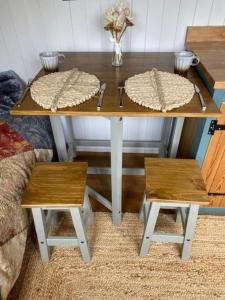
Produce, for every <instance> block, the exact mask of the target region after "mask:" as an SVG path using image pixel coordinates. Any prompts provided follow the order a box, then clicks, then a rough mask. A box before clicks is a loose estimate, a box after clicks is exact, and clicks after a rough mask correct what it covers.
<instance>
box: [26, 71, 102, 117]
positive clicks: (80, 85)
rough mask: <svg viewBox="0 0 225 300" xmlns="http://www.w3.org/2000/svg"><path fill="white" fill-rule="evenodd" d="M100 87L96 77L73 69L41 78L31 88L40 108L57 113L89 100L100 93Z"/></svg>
mask: <svg viewBox="0 0 225 300" xmlns="http://www.w3.org/2000/svg"><path fill="white" fill-rule="evenodd" d="M99 86H100V81H99V80H98V78H97V77H96V76H95V75H92V74H88V73H85V72H82V71H79V70H78V69H72V70H70V71H66V72H56V73H52V74H48V75H45V76H43V77H41V78H39V79H38V80H36V81H35V82H34V83H33V84H32V86H31V96H32V98H33V100H34V101H35V102H37V103H38V104H39V105H40V106H42V107H44V108H46V109H51V110H52V111H56V110H57V109H58V108H63V107H71V106H75V105H78V104H80V103H82V102H84V101H86V100H89V99H90V98H91V97H92V96H94V95H95V94H96V93H97V92H98V91H99Z"/></svg>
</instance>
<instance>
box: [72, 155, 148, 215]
mask: <svg viewBox="0 0 225 300" xmlns="http://www.w3.org/2000/svg"><path fill="white" fill-rule="evenodd" d="M77 154H78V155H77V157H76V159H74V161H87V162H88V165H89V167H96V166H98V167H110V154H109V153H96V152H78V153H77ZM146 156H148V157H149V156H154V155H149V154H137V153H135V154H131V153H125V154H124V155H123V167H126V168H131V167H133V168H143V167H144V157H146ZM88 185H90V186H91V187H92V188H94V189H95V190H96V191H97V192H99V193H100V194H102V195H103V196H104V197H106V198H107V199H111V180H110V175H88ZM144 185H145V180H144V176H127V175H126V176H123V196H122V199H123V203H122V211H123V212H134V213H135V212H138V211H139V208H140V204H141V199H142V195H143V191H144ZM92 207H93V210H94V211H108V210H107V209H106V208H105V207H103V206H102V205H101V204H99V203H98V202H96V201H95V200H93V199H92Z"/></svg>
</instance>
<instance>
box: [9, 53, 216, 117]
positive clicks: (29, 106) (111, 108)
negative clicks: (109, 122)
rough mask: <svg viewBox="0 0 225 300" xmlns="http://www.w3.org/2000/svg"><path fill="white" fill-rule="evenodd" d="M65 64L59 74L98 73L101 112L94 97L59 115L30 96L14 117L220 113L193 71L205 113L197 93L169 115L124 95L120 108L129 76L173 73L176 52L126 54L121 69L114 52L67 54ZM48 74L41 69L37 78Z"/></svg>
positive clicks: (191, 75) (12, 111)
mask: <svg viewBox="0 0 225 300" xmlns="http://www.w3.org/2000/svg"><path fill="white" fill-rule="evenodd" d="M65 56H66V60H65V63H63V64H62V65H60V70H59V71H65V70H69V69H71V68H73V67H78V68H79V69H80V70H82V71H86V72H88V73H92V74H95V75H96V76H97V77H98V78H99V79H100V80H102V81H104V82H106V84H107V89H106V91H105V96H104V104H103V107H102V109H101V111H97V109H96V107H97V100H98V97H92V98H91V99H90V100H88V101H86V102H85V103H82V104H80V105H78V106H74V107H68V108H64V109H59V110H58V111H57V112H51V110H47V109H44V108H42V107H40V106H39V105H38V104H36V103H35V102H34V101H33V100H32V98H31V95H30V92H28V93H27V95H26V97H25V99H24V101H23V102H22V105H21V106H20V107H19V108H18V107H17V106H15V107H14V108H13V109H12V110H11V113H12V114H13V115H65V116H127V117H132V116H138V117H144V116H150V117H159V116H161V117H196V118H206V117H215V118H217V117H218V116H219V115H220V113H219V111H218V109H217V107H216V105H215V103H214V102H213V100H212V98H211V96H210V94H209V92H208V91H207V89H206V88H205V86H204V84H203V82H202V80H201V79H200V78H199V76H198V75H197V73H196V72H195V70H194V69H191V70H190V72H189V73H188V78H189V79H190V80H191V81H192V82H193V83H197V84H198V86H199V87H200V90H201V92H202V95H203V97H204V99H205V102H206V104H207V109H206V111H205V112H202V110H201V106H200V103H199V98H198V95H197V94H195V95H194V97H193V99H192V100H191V102H190V103H188V104H186V105H184V106H182V107H180V108H177V109H173V110H171V111H169V112H166V113H164V112H161V111H154V110H152V109H149V108H146V107H143V106H140V105H138V104H136V103H134V102H133V101H131V100H130V99H129V98H128V96H127V95H126V94H125V93H124V95H123V97H124V107H123V108H120V106H119V101H118V92H117V85H118V83H119V82H120V81H121V80H126V79H127V78H129V77H130V76H133V75H135V74H138V73H142V72H145V71H148V70H150V69H152V68H153V67H156V68H158V69H159V70H162V71H167V72H173V70H174V55H173V53H124V56H123V61H124V65H123V66H122V67H120V68H115V67H112V65H111V59H112V53H90V52H89V53H69V52H66V53H65ZM43 75H45V73H44V71H43V70H41V71H40V72H39V74H38V75H37V78H38V77H40V76H43Z"/></svg>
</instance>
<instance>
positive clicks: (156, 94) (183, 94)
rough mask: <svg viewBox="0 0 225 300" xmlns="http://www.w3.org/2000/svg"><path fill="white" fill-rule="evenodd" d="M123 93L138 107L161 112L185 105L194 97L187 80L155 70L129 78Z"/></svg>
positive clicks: (191, 85)
mask: <svg viewBox="0 0 225 300" xmlns="http://www.w3.org/2000/svg"><path fill="white" fill-rule="evenodd" d="M125 91H126V93H127V95H128V97H129V98H130V99H131V100H132V101H134V102H136V103H138V104H139V105H142V106H146V107H149V108H151V109H154V110H161V111H163V112H166V111H168V110H171V109H173V108H177V107H180V106H182V105H184V104H187V103H188V102H190V101H191V99H192V98H193V95H194V87H193V84H192V83H191V82H190V81H189V80H188V79H186V78H184V77H181V76H179V75H176V74H172V73H168V72H162V71H158V70H157V69H152V70H151V71H148V72H145V73H142V74H138V75H135V76H133V77H131V78H129V79H128V80H127V81H126V82H125Z"/></svg>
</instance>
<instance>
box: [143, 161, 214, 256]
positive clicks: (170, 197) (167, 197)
mask: <svg viewBox="0 0 225 300" xmlns="http://www.w3.org/2000/svg"><path fill="white" fill-rule="evenodd" d="M145 175H146V193H145V194H144V198H143V202H142V205H141V209H140V215H139V217H140V219H143V218H144V221H145V226H144V233H143V237H142V242H141V247H140V256H144V255H146V254H147V253H148V251H149V247H150V244H151V242H172V243H180V244H183V249H182V255H181V258H182V259H183V260H187V259H188V258H189V256H190V251H191V245H192V241H193V236H194V230H195V225H196V222H197V217H198V210H199V205H208V204H209V199H208V194H207V191H206V189H205V185H204V182H203V179H202V176H201V172H200V169H199V167H198V166H197V163H196V161H195V160H191V159H167V158H162V159H161V158H159V159H158V158H145ZM160 208H173V209H178V211H179V213H180V216H181V221H182V225H183V231H184V233H183V234H171V233H161V232H155V231H154V230H155V225H156V221H157V217H158V215H159V210H160Z"/></svg>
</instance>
